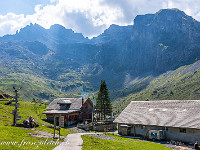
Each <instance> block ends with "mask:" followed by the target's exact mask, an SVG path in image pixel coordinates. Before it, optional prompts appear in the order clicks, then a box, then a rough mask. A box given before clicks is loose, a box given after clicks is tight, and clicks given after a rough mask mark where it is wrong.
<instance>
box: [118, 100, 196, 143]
mask: <svg viewBox="0 0 200 150" xmlns="http://www.w3.org/2000/svg"><path fill="white" fill-rule="evenodd" d="M114 122H115V123H118V126H119V127H118V132H119V134H122V135H133V136H136V135H140V136H143V137H150V136H154V137H156V136H163V137H164V139H166V140H174V141H181V142H187V143H195V142H196V141H198V142H199V143H200V100H159V101H132V102H131V103H130V104H129V105H128V106H127V107H126V108H125V109H124V110H123V111H122V112H121V114H120V115H119V116H118V117H117V118H116V119H115V120H114ZM157 131H159V132H157ZM160 131H162V132H160ZM159 133H160V134H161V133H162V134H163V135H159ZM150 134H151V135H150Z"/></svg>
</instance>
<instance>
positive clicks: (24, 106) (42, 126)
mask: <svg viewBox="0 0 200 150" xmlns="http://www.w3.org/2000/svg"><path fill="white" fill-rule="evenodd" d="M4 103H6V102H2V101H0V131H1V134H0V149H3V150H11V149H12V150H22V149H23V150H24V149H28V150H32V149H34V150H40V149H41V150H51V149H53V148H55V147H56V146H57V145H58V144H59V143H60V142H62V139H53V137H52V136H48V135H52V134H50V133H53V128H51V127H52V126H53V124H51V123H48V122H46V121H45V115H43V114H42V112H43V111H44V110H45V105H44V104H38V103H37V104H35V103H30V102H22V101H20V102H19V103H20V107H19V116H22V119H21V120H19V121H17V123H22V122H23V120H24V119H27V118H28V117H30V116H33V118H34V119H35V121H36V123H38V124H39V127H37V128H34V129H30V128H24V127H14V126H12V123H13V115H12V114H11V112H12V110H13V109H14V106H9V105H5V104H4ZM57 132H58V131H57ZM39 133H45V135H47V136H42V135H40V134H39ZM69 133H73V131H72V130H70V129H67V128H62V129H61V136H67V134H69ZM32 135H36V137H33V136H32Z"/></svg>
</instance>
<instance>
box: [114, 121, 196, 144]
mask: <svg viewBox="0 0 200 150" xmlns="http://www.w3.org/2000/svg"><path fill="white" fill-rule="evenodd" d="M131 126H132V127H131V133H130V135H132V136H133V135H134V126H133V125H131ZM122 130H123V128H122V127H120V124H119V126H118V133H119V134H122ZM148 130H165V135H166V140H174V141H181V142H187V143H195V142H196V141H198V142H199V143H200V130H199V129H189V128H187V129H186V133H183V132H180V128H173V127H168V128H165V127H158V126H142V125H136V126H135V133H136V136H142V137H144V136H145V135H146V134H147V131H148Z"/></svg>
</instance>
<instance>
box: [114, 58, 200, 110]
mask: <svg viewBox="0 0 200 150" xmlns="http://www.w3.org/2000/svg"><path fill="white" fill-rule="evenodd" d="M147 79H148V80H147ZM142 87H145V88H142ZM125 92H126V93H130V94H128V95H126V94H125V96H123V93H125ZM118 95H119V96H118V98H116V99H115V100H114V101H113V106H114V112H115V114H119V113H120V112H121V111H122V110H123V109H124V108H125V107H126V106H127V105H128V104H129V103H130V101H141V100H142V101H143V100H147V99H149V100H174V99H177V100H192V99H194V100H198V99H200V61H198V62H196V63H194V64H192V65H187V66H182V67H180V68H178V69H176V70H173V71H168V72H166V73H164V74H161V75H159V76H158V77H152V76H149V77H147V78H145V79H143V80H142V81H140V82H139V83H138V84H136V85H134V86H133V87H131V88H127V89H124V90H121V91H119V92H118Z"/></svg>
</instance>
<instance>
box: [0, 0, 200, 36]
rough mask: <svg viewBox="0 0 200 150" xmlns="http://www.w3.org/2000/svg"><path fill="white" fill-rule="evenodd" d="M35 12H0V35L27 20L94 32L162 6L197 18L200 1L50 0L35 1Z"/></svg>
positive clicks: (13, 30)
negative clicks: (42, 2)
mask: <svg viewBox="0 0 200 150" xmlns="http://www.w3.org/2000/svg"><path fill="white" fill-rule="evenodd" d="M33 7H35V9H34V10H35V13H33V14H29V15H24V14H21V15H17V14H15V13H8V14H6V15H0V27H1V28H0V36H2V35H5V34H8V33H9V34H13V33H15V32H16V30H19V29H20V28H22V27H24V26H26V25H27V24H29V23H30V22H32V23H37V24H40V25H41V26H43V27H45V28H49V27H50V26H51V25H53V24H61V25H63V26H65V27H66V28H71V29H73V30H74V31H75V32H81V33H83V35H84V36H89V37H93V36H97V35H98V34H100V33H102V32H103V31H104V30H105V29H106V28H108V26H110V25H111V24H118V25H128V24H132V23H133V19H134V18H135V16H136V15H138V14H146V13H155V12H156V11H158V10H159V9H161V8H178V9H180V10H183V11H185V12H186V14H188V15H191V16H193V17H194V18H195V19H197V20H200V1H196V0H182V1H180V0H163V1H160V0H154V1H152V0H123V1H121V0H73V1H71V0H50V2H49V4H47V5H44V4H43V5H40V4H37V5H35V6H33Z"/></svg>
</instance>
